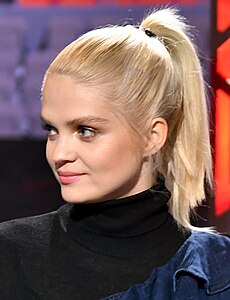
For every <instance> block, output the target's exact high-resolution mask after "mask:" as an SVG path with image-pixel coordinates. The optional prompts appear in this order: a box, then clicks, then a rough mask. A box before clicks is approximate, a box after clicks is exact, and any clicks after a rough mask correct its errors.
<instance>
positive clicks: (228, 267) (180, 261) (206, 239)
mask: <svg viewBox="0 0 230 300" xmlns="http://www.w3.org/2000/svg"><path fill="white" fill-rule="evenodd" d="M172 263H173V264H174V267H175V269H174V270H176V272H175V274H174V285H175V286H176V284H177V282H178V279H180V278H181V277H183V276H184V275H185V274H186V275H188V276H191V277H193V278H196V279H197V281H200V282H205V285H206V288H207V293H208V294H213V293H218V292H221V291H224V290H226V289H227V288H229V287H230V239H229V238H228V237H226V236H223V235H220V234H215V233H209V232H196V231H195V232H193V233H192V234H191V236H190V237H189V238H188V239H187V241H186V242H185V243H184V245H183V246H182V247H181V249H180V250H179V251H178V253H177V254H176V255H175V257H174V259H173V260H172Z"/></svg>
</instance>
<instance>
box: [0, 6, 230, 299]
mask: <svg viewBox="0 0 230 300" xmlns="http://www.w3.org/2000/svg"><path fill="white" fill-rule="evenodd" d="M186 30H187V27H186V25H185V24H184V23H183V22H182V21H181V20H180V18H179V17H178V16H177V15H176V13H175V12H174V11H173V10H170V9H164V10H160V11H156V12H154V13H152V14H150V15H149V16H148V17H146V19H144V20H143V22H142V23H141V25H140V27H134V26H131V25H128V26H121V27H119V26H116V27H108V28H101V29H97V30H94V31H91V32H88V33H86V34H85V35H83V36H82V37H80V38H78V39H77V40H76V41H74V42H73V43H72V44H70V45H69V46H67V47H66V48H65V49H64V50H63V51H62V52H61V53H60V54H59V55H58V56H57V57H56V59H55V60H54V61H53V62H52V63H51V65H50V67H49V68H48V70H47V72H46V74H45V78H44V83H43V87H42V111H41V117H42V121H43V123H44V128H45V129H46V130H47V131H48V139H47V152H46V155H47V159H48V162H49V164H50V166H51V168H52V170H53V172H54V175H55V176H56V178H57V180H58V182H59V183H60V187H61V193H62V197H63V199H64V200H65V201H66V202H67V203H68V204H67V205H64V206H63V207H61V208H60V209H59V210H58V211H56V212H52V213H49V214H46V215H42V216H37V217H30V218H24V219H20V220H14V221H10V222H6V223H3V224H2V225H1V229H0V234H1V243H2V247H1V267H0V270H1V271H0V272H1V275H0V292H1V299H7V300H9V299H23V300H25V299H52V300H53V299H62V300H63V299H102V298H103V299H140V300H143V299H157V300H159V299H164V300H165V299H210V300H213V299H229V297H230V290H229V285H230V269H229V240H228V239H227V237H223V236H220V235H216V234H214V233H209V232H208V231H209V230H207V229H206V230H205V229H198V228H194V227H193V226H192V225H191V224H190V220H189V217H190V214H191V212H192V210H193V209H194V208H195V207H196V206H197V205H198V204H199V203H200V202H201V201H202V200H203V199H204V183H205V181H206V182H207V183H209V185H211V182H212V165H211V154H210V143H209V129H208V116H207V109H206V100H205V92H204V86H203V85H204V82H203V78H202V73H201V67H200V64H199V61H198V58H197V54H196V51H195V48H194V46H193V44H192V42H191V41H190V39H189V38H188V35H187V33H186Z"/></svg>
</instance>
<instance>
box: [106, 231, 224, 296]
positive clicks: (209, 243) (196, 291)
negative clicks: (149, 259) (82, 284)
mask: <svg viewBox="0 0 230 300" xmlns="http://www.w3.org/2000/svg"><path fill="white" fill-rule="evenodd" d="M121 299H122V300H126V299H127V300H128V299H129V300H131V299H132V300H147V299H148V300H169V299H173V300H182V299H183V300H203V299H209V300H230V239H229V238H228V237H224V236H221V235H217V234H212V233H205V232H193V233H192V234H191V236H190V237H189V238H188V239H187V240H186V242H185V243H184V244H183V245H182V246H181V248H180V249H179V250H178V252H177V253H176V255H175V256H174V257H173V258H172V259H171V260H170V261H169V262H168V263H167V264H165V265H163V266H161V267H159V268H157V269H155V270H153V272H152V273H151V275H150V277H149V278H148V279H147V280H146V281H145V282H144V283H141V284H137V285H134V286H132V287H130V288H129V289H128V290H127V291H125V292H121V293H118V294H114V295H111V296H109V297H106V298H104V299H103V300H121Z"/></svg>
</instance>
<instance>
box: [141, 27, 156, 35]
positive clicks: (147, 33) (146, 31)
mask: <svg viewBox="0 0 230 300" xmlns="http://www.w3.org/2000/svg"><path fill="white" fill-rule="evenodd" d="M144 32H145V34H146V35H147V36H149V37H156V36H157V35H156V34H155V33H154V32H152V31H151V30H150V29H148V28H145V29H144Z"/></svg>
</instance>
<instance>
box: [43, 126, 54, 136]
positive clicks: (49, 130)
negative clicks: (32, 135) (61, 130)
mask: <svg viewBox="0 0 230 300" xmlns="http://www.w3.org/2000/svg"><path fill="white" fill-rule="evenodd" d="M42 128H43V129H44V130H45V131H47V133H48V136H49V137H52V136H55V135H56V134H57V129H56V128H54V127H53V126H51V125H49V124H42Z"/></svg>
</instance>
